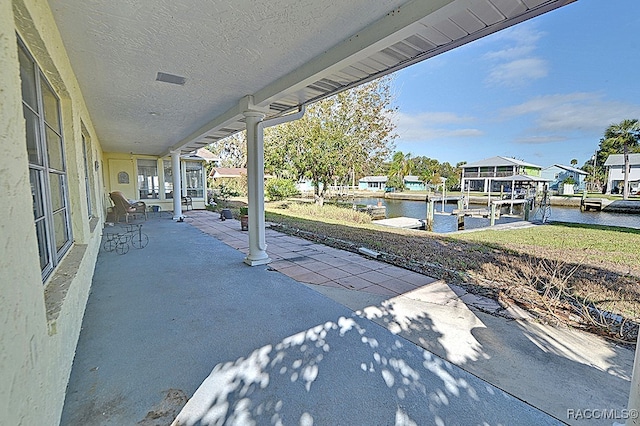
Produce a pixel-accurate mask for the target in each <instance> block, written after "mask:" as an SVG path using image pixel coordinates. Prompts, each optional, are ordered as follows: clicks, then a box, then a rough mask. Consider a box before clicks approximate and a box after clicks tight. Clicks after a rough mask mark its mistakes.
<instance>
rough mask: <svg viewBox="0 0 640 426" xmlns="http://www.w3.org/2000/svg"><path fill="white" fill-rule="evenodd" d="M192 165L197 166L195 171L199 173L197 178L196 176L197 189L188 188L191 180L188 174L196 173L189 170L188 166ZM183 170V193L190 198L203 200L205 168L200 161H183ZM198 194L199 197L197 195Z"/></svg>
mask: <svg viewBox="0 0 640 426" xmlns="http://www.w3.org/2000/svg"><path fill="white" fill-rule="evenodd" d="M193 164H196V165H198V166H199V169H198V170H197V173H199V176H197V180H198V182H199V185H198V186H197V187H193V186H190V184H191V179H190V177H189V174H190V173H189V172H196V170H189V168H188V165H193ZM183 168H184V179H183V181H184V185H183V186H184V191H185V193H186V194H187V195H188V196H190V197H191V198H197V199H204V194H205V192H206V188H205V183H204V176H205V168H204V164H203V163H202V161H193V160H184V161H183ZM194 182H195V180H194ZM199 193H200V195H198V194H199Z"/></svg>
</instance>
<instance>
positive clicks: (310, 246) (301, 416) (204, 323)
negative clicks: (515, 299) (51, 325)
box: [61, 211, 633, 425]
mask: <svg viewBox="0 0 640 426" xmlns="http://www.w3.org/2000/svg"><path fill="white" fill-rule="evenodd" d="M140 223H142V229H143V231H144V232H145V233H146V234H147V235H148V237H149V244H148V245H147V246H146V247H144V248H143V249H135V248H133V247H132V248H131V249H130V250H129V251H128V252H127V253H126V254H124V255H119V254H117V253H116V252H115V251H114V252H107V251H105V250H104V247H103V248H102V249H101V251H100V254H99V256H98V262H97V264H96V271H95V275H94V279H93V285H92V291H91V295H90V297H89V302H88V305H87V309H86V314H85V317H84V321H83V329H82V332H81V336H80V341H79V344H78V349H77V354H76V358H75V361H74V366H73V371H72V374H71V379H70V382H69V386H68V389H67V398H66V402H65V407H64V411H63V415H62V422H61V424H62V425H122V424H142V425H152V424H154V425H156V424H169V423H171V421H173V419H174V418H175V417H176V416H178V420H177V421H176V423H175V424H176V425H178V424H179V425H194V424H202V425H206V424H221V423H223V422H228V423H229V424H252V422H255V424H303V425H310V424H354V425H355V424H362V425H365V424H367V425H371V424H400V425H411V424H476V423H483V422H486V424H531V425H542V424H561V423H562V422H568V423H569V424H581V423H582V422H581V421H579V419H578V420H576V419H575V418H570V417H567V410H569V409H579V408H580V407H581V406H582V405H581V404H583V403H582V402H581V401H587V400H589V401H590V402H589V404H590V406H591V405H593V406H594V407H595V406H598V407H600V406H602V407H607V408H610V409H616V410H620V412H621V410H622V409H623V408H624V404H625V403H626V398H627V394H628V389H629V382H628V380H629V375H630V374H631V372H630V370H631V366H632V363H633V352H632V351H630V350H628V349H623V348H617V347H616V346H615V345H612V344H607V343H606V342H604V341H602V340H600V339H597V338H595V337H594V336H589V335H588V334H584V333H573V334H572V333H571V332H570V331H566V332H562V331H553V329H551V328H547V329H545V328H540V326H539V325H535V324H534V323H530V324H528V322H527V321H526V317H525V316H523V313H522V312H518V311H512V312H510V315H512V318H511V319H508V318H504V315H503V317H496V316H494V315H490V314H488V313H487V312H490V311H492V309H496V305H495V302H494V304H492V302H491V301H489V300H487V299H483V298H477V297H475V296H472V295H470V294H466V292H464V291H463V290H461V289H460V288H456V287H455V286H450V285H447V284H446V283H443V282H441V281H437V280H434V279H432V278H429V277H427V276H424V275H420V274H417V273H413V272H411V271H407V270H403V269H401V268H397V267H395V266H392V265H388V264H386V263H384V262H379V261H375V260H371V259H367V258H365V257H363V256H360V255H358V254H355V253H350V252H344V251H341V250H337V249H333V248H331V247H326V246H322V245H319V244H315V243H312V242H310V241H306V240H302V239H299V238H296V237H292V236H288V235H285V234H281V233H278V232H275V231H272V230H267V232H266V236H267V240H268V242H269V246H270V248H271V252H272V256H273V257H274V262H273V263H272V264H271V265H270V266H259V267H254V268H249V267H247V266H246V265H244V264H243V263H242V259H243V256H244V254H243V253H246V252H247V250H248V239H247V234H246V232H241V231H240V230H239V229H240V224H239V222H237V221H235V220H227V221H220V220H219V219H218V216H217V215H216V214H213V213H211V212H206V211H190V212H189V216H188V217H187V218H186V221H185V222H184V223H180V224H176V223H174V222H173V221H171V220H170V218H169V217H168V216H166V215H165V216H162V215H155V216H152V217H151V218H150V219H149V220H148V221H147V222H140ZM115 231H117V230H116V229H108V228H107V229H105V232H106V233H108V232H115ZM105 241H106V237H105ZM167 253H175V254H174V255H172V256H167ZM158 259H163V262H165V263H166V266H167V268H158ZM311 270H313V271H316V272H315V275H314V274H312V273H311ZM292 277H296V279H294V278H292ZM505 368H508V369H512V368H517V369H518V373H517V374H513V375H505V374H503V372H504V369H505ZM187 399H190V400H189V402H188V403H186V402H187ZM185 403H186V405H185ZM582 420H584V419H582ZM588 424H596V423H593V421H590V422H589V423H588ZM601 424H607V423H606V422H605V423H601Z"/></svg>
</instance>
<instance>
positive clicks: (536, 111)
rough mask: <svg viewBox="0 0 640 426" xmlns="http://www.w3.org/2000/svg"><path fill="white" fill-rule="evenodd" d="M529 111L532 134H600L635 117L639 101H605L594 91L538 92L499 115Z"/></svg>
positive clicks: (638, 114)
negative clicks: (541, 93) (535, 95)
mask: <svg viewBox="0 0 640 426" xmlns="http://www.w3.org/2000/svg"><path fill="white" fill-rule="evenodd" d="M531 115H532V116H533V120H534V128H532V129H529V132H530V133H532V134H534V135H539V134H560V135H562V134H567V133H570V132H580V133H593V132H595V133H596V134H599V135H602V134H603V133H604V131H605V129H606V128H607V127H608V126H609V125H611V124H614V123H618V122H620V121H622V120H624V119H626V118H630V117H639V116H640V105H633V104H626V103H624V102H619V101H609V100H606V99H604V98H603V96H602V95H600V94H598V93H588V92H577V93H568V94H557V95H547V96H538V97H535V98H533V99H531V100H529V101H527V102H523V103H521V104H519V105H515V106H513V107H510V108H507V109H504V110H503V111H502V112H501V116H502V117H503V118H512V117H517V116H531Z"/></svg>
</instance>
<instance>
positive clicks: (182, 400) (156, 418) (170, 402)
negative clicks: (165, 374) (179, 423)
mask: <svg viewBox="0 0 640 426" xmlns="http://www.w3.org/2000/svg"><path fill="white" fill-rule="evenodd" d="M188 399H189V398H187V395H185V393H184V392H183V391H181V390H180V389H168V390H166V391H164V392H163V398H162V400H161V401H160V402H159V403H158V404H156V405H155V406H153V408H152V409H151V411H149V412H148V413H147V415H146V416H145V418H144V419H142V420H140V421H139V422H138V423H136V424H137V425H140V426H168V425H170V424H171V423H172V422H173V421H174V420H175V418H176V417H177V416H178V414H179V413H180V410H182V407H184V405H185V404H186V403H187V400H188Z"/></svg>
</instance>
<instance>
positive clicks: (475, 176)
mask: <svg viewBox="0 0 640 426" xmlns="http://www.w3.org/2000/svg"><path fill="white" fill-rule="evenodd" d="M541 170H542V167H540V166H537V165H535V164H531V163H527V162H524V161H522V160H517V159H515V158H509V157H501V156H496V157H491V158H486V159H484V160H480V161H476V162H474V163H469V164H464V165H463V166H462V177H461V179H460V187H461V188H462V189H463V190H464V191H475V192H484V193H488V192H489V191H492V192H493V191H500V189H501V186H502V187H504V185H505V182H511V181H510V180H508V179H505V178H508V177H513V178H514V180H515V181H516V182H517V181H518V180H519V179H517V178H518V177H519V176H527V177H534V178H538V177H540V171H541ZM498 179H499V180H498ZM520 180H522V179H520ZM526 180H527V181H530V180H531V179H526Z"/></svg>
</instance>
